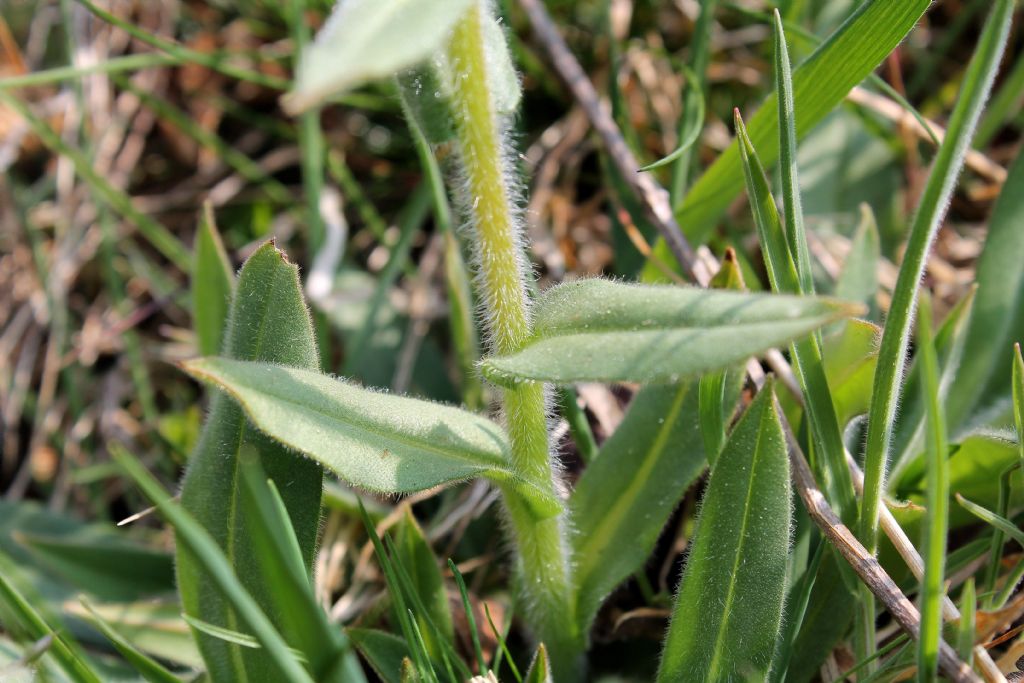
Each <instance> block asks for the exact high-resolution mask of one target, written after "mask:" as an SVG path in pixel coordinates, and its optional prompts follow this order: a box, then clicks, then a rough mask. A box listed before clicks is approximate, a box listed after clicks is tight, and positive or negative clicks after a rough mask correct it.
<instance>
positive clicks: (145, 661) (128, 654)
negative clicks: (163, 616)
mask: <svg viewBox="0 0 1024 683" xmlns="http://www.w3.org/2000/svg"><path fill="white" fill-rule="evenodd" d="M82 606H83V607H85V609H86V610H87V612H88V613H89V618H90V620H91V621H92V623H93V625H95V626H96V628H98V629H99V630H100V632H101V633H103V635H104V636H106V637H107V639H108V640H110V642H111V643H113V645H114V647H115V648H117V651H118V652H120V653H121V656H122V657H124V658H125V660H127V662H128V663H129V664H131V665H132V667H134V668H135V670H136V671H138V672H139V673H140V674H142V677H143V678H145V679H146V680H147V681H151V682H152V683H181V679H180V678H178V677H177V676H175V675H174V674H172V673H171V672H170V671H168V670H167V668H166V667H164V665H162V664H160V663H159V662H157V661H155V660H153V659H152V658H151V657H149V656H148V655H146V654H144V653H143V652H141V651H140V650H138V649H137V648H136V647H135V646H134V645H132V643H131V642H130V641H129V640H128V639H127V638H125V637H124V636H123V635H121V634H120V633H118V632H117V630H116V629H114V627H113V626H111V625H110V624H108V623H107V622H106V621H105V620H104V619H103V617H101V616H100V615H99V613H97V612H96V611H95V610H94V609H93V608H92V605H90V604H89V602H88V601H86V600H85V599H83V600H82Z"/></svg>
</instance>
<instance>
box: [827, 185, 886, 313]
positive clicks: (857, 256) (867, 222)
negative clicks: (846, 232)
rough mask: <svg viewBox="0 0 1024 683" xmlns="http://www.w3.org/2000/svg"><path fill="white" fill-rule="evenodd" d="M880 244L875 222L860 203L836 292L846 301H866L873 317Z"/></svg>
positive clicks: (868, 208)
mask: <svg viewBox="0 0 1024 683" xmlns="http://www.w3.org/2000/svg"><path fill="white" fill-rule="evenodd" d="M880 259H881V247H880V243H879V238H878V224H877V223H876V222H875V216H874V214H873V213H872V212H871V207H870V206H869V205H867V204H861V205H860V223H859V224H858V226H857V231H856V232H855V233H854V235H853V241H852V243H851V244H850V253H849V254H848V255H847V257H846V262H845V263H843V271H842V273H840V274H839V279H838V280H837V281H836V290H835V295H836V296H837V297H838V298H840V299H844V300H846V301H856V302H858V303H863V304H865V305H867V307H868V310H869V316H870V317H874V311H876V310H877V308H878V305H877V303H876V302H875V297H876V295H877V294H878V262H879V260H880Z"/></svg>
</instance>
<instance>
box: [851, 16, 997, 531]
mask: <svg viewBox="0 0 1024 683" xmlns="http://www.w3.org/2000/svg"><path fill="white" fill-rule="evenodd" d="M1013 4H1014V3H1013V2H1012V0H997V1H996V2H995V4H994V7H993V9H992V13H991V14H990V16H989V19H988V21H987V23H986V24H985V28H984V30H983V32H982V35H981V37H980V38H979V40H978V47H977V49H976V50H975V54H974V57H973V58H972V59H971V63H970V66H969V67H968V69H967V74H966V76H965V78H964V82H963V85H962V87H961V89H960V93H959V95H958V97H957V103H956V107H955V108H954V109H953V114H952V117H951V118H950V122H949V127H948V130H947V131H946V138H945V140H944V141H943V143H942V146H941V147H940V148H939V152H938V155H937V156H936V159H935V163H934V165H933V166H932V170H931V173H930V174H929V176H928V182H927V184H926V186H925V189H924V192H923V194H922V196H921V201H920V204H919V208H918V211H917V214H916V215H915V216H914V221H913V224H912V225H911V228H910V237H909V239H908V241H907V248H906V251H905V253H904V256H903V264H902V265H901V266H900V272H899V276H898V277H897V280H896V287H895V289H894V290H893V297H892V304H891V305H890V307H889V313H888V316H887V317H886V324H885V331H884V332H883V334H882V342H881V345H880V349H879V354H878V368H877V370H876V371H875V378H874V385H873V387H872V394H871V409H870V411H869V413H868V434H867V443H866V447H865V455H864V494H863V498H862V503H861V515H860V537H861V541H862V542H863V543H864V545H865V547H867V549H868V550H870V551H874V550H875V548H876V547H877V544H878V506H879V502H880V500H881V497H882V491H883V488H884V480H885V469H886V461H887V459H888V457H889V446H890V443H891V440H892V431H893V423H894V421H895V417H896V404H897V400H898V398H899V393H900V384H901V376H902V371H903V366H904V360H905V357H906V353H907V346H908V344H909V340H910V328H911V322H912V319H913V312H914V300H915V297H916V294H917V287H918V283H919V282H920V280H921V276H922V274H923V271H924V263H925V258H926V257H927V254H928V250H929V248H930V247H931V243H932V240H933V238H934V236H935V233H936V232H937V231H938V228H939V225H940V223H941V222H942V217H943V216H944V215H945V211H946V207H947V205H948V204H949V198H950V196H951V195H952V193H953V188H954V186H955V185H956V180H957V177H958V176H959V175H960V169H961V168H962V166H963V161H964V155H965V154H966V152H967V149H968V147H969V145H970V140H971V136H972V135H973V133H974V128H975V126H976V125H977V122H978V117H979V116H980V115H981V110H982V108H983V106H984V103H985V99H986V98H987V97H988V93H989V90H990V89H991V87H992V81H993V80H994V78H995V72H996V70H997V69H998V67H999V62H1000V59H1001V58H1002V55H1003V50H1004V48H1005V46H1006V39H1007V35H1008V34H1009V29H1010V21H1011V19H1012V17H1013ZM1004 353H1005V352H1004Z"/></svg>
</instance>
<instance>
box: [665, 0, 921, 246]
mask: <svg viewBox="0 0 1024 683" xmlns="http://www.w3.org/2000/svg"><path fill="white" fill-rule="evenodd" d="M929 5H930V0H904V1H902V2H892V1H891V0H867V1H866V2H864V3H863V4H861V5H860V6H859V7H858V9H857V10H856V11H855V12H854V13H853V14H852V15H851V16H850V18H849V19H847V20H846V22H844V23H843V25H842V26H840V27H839V28H838V29H836V31H835V33H833V34H832V35H831V36H829V38H828V39H827V40H826V41H825V42H824V43H822V44H821V46H819V47H818V49H816V50H815V51H814V53H813V54H812V55H811V56H810V57H808V58H807V60H806V61H804V62H803V63H802V64H800V66H799V67H797V69H796V70H795V71H794V72H793V104H794V106H795V108H796V110H797V111H799V112H800V121H799V126H798V127H797V138H798V139H799V138H802V137H804V135H806V134H807V133H808V132H810V130H811V129H812V128H814V126H815V125H817V124H818V123H819V122H820V121H821V120H822V119H824V118H825V116H826V115H827V114H828V113H829V112H831V111H832V110H833V109H834V108H835V107H836V105H838V104H839V103H840V102H841V101H842V99H843V98H844V97H846V94H847V93H848V92H850V90H851V89H852V88H853V86H855V85H857V84H858V83H860V82H861V81H863V80H864V79H865V78H866V77H867V76H868V74H870V73H871V72H872V71H874V70H875V68H876V67H877V66H878V65H879V63H881V61H882V60H883V59H885V57H886V55H888V54H889V53H890V52H891V51H892V50H893V49H894V48H895V47H896V46H897V45H899V44H900V42H902V40H903V38H904V37H905V36H906V35H907V34H908V33H909V32H910V30H911V29H913V28H914V26H915V25H916V24H917V21H918V20H919V19H920V18H921V16H922V15H923V14H924V12H925V10H926V9H928V6H929ZM750 138H751V140H752V141H753V144H754V146H755V147H756V148H757V149H759V150H761V154H762V155H763V156H762V159H763V160H764V162H765V163H766V164H769V165H770V164H772V163H773V162H774V161H775V159H776V158H777V156H778V150H779V148H778V146H777V140H778V117H777V112H776V107H775V95H771V96H770V97H769V98H768V99H767V100H765V102H764V104H762V105H761V108H760V109H759V110H758V112H757V114H756V115H754V117H753V118H752V119H751V120H750ZM742 189H743V168H742V159H741V157H740V148H739V144H738V143H737V142H736V141H734V142H733V144H731V145H730V146H729V148H728V149H726V151H725V152H724V153H723V154H721V155H720V156H719V157H718V159H717V160H716V161H715V163H713V164H712V165H711V167H710V168H708V170H707V171H706V172H705V173H704V174H703V175H702V176H701V177H700V179H698V180H697V182H696V183H695V184H694V186H693V188H692V189H691V190H690V192H689V193H688V194H687V195H686V199H685V200H684V201H683V204H682V207H681V208H680V210H679V211H677V212H676V218H677V219H678V221H679V224H680V225H682V226H685V227H686V236H687V237H688V238H689V239H690V241H691V242H693V243H695V244H701V243H703V242H705V241H707V237H708V234H709V233H710V231H711V230H712V229H713V228H714V226H715V223H716V221H717V220H718V218H719V217H721V215H722V214H723V213H725V211H726V209H728V207H729V205H730V204H731V203H732V200H733V199H734V198H735V197H736V195H737V194H739V192H740V190H742ZM656 254H657V256H658V257H659V258H661V259H662V260H663V261H668V260H669V258H670V256H671V255H670V254H669V253H668V251H667V249H666V248H665V245H664V244H663V243H661V242H659V245H658V248H657V249H656Z"/></svg>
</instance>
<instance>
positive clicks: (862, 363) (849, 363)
mask: <svg viewBox="0 0 1024 683" xmlns="http://www.w3.org/2000/svg"><path fill="white" fill-rule="evenodd" d="M881 334H882V330H881V329H880V328H879V327H878V326H877V325H874V324H872V323H869V322H865V321H864V320H857V319H852V320H846V321H844V322H843V326H842V328H841V329H840V330H839V331H837V332H836V333H835V334H833V335H831V336H828V337H825V339H824V340H823V344H822V357H823V358H822V361H823V363H824V367H825V376H826V377H827V378H828V385H829V388H830V389H831V390H832V402H833V404H834V405H835V413H836V419H837V420H838V421H839V427H840V429H845V428H846V426H847V425H848V424H849V423H850V420H852V419H853V418H855V417H857V416H858V415H864V414H865V413H867V412H868V405H869V404H870V402H871V380H872V378H873V377H874V375H875V365H876V364H877V363H878V338H879V337H880V336H881Z"/></svg>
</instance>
